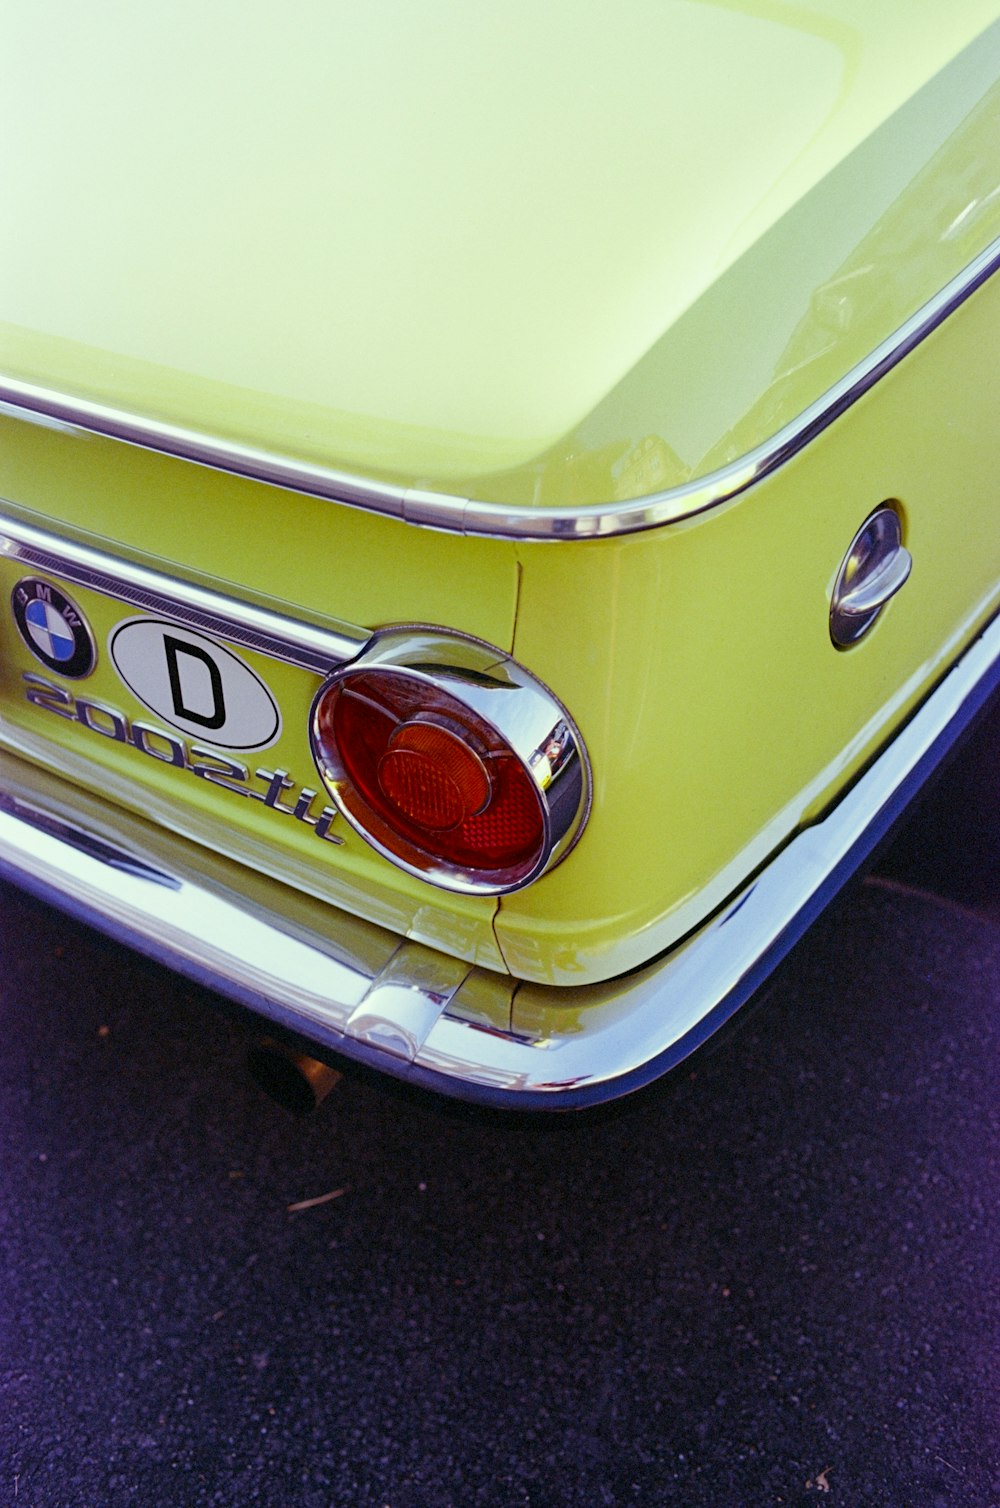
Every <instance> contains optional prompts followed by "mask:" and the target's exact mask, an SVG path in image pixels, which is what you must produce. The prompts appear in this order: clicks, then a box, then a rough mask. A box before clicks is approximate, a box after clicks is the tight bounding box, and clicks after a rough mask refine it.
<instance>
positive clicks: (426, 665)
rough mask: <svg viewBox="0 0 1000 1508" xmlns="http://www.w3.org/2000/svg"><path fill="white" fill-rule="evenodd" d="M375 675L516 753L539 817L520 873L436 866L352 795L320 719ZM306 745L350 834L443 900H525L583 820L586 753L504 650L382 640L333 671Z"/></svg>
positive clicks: (437, 637) (417, 636) (404, 631)
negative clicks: (412, 684) (347, 690)
mask: <svg viewBox="0 0 1000 1508" xmlns="http://www.w3.org/2000/svg"><path fill="white" fill-rule="evenodd" d="M373 670H377V671H379V672H380V674H388V675H390V676H391V675H400V676H406V677H407V678H408V679H409V680H410V681H417V682H423V683H425V684H426V685H427V686H428V688H429V689H433V690H437V691H441V692H444V693H446V694H447V695H449V696H451V697H454V698H456V699H457V700H458V701H460V702H462V703H463V704H464V706H465V707H467V708H468V709H469V711H470V712H471V713H473V714H474V715H475V716H476V717H478V718H480V719H481V720H482V721H483V722H484V723H486V724H487V725H488V726H489V727H490V728H491V729H492V730H493V731H494V732H495V733H496V734H497V736H498V737H499V738H500V739H502V740H503V741H504V743H505V744H506V745H507V746H508V748H509V749H510V750H511V751H512V752H513V753H514V755H515V756H516V757H517V759H518V761H519V763H520V764H521V766H522V768H523V769H524V770H525V772H526V773H527V774H528V776H529V777H530V779H531V781H532V784H533V787H534V789H535V792H536V794H537V796H538V799H539V803H540V806H541V815H542V827H543V836H542V842H541V845H540V848H539V852H538V856H537V859H536V860H535V862H533V863H532V864H531V866H530V869H528V870H527V872H517V873H513V872H504V871H503V870H495V869H494V870H485V869H482V870H480V869H475V868H473V867H464V866H462V867H460V866H456V865H454V864H452V863H446V862H443V861H442V860H441V859H440V858H439V857H438V856H436V855H434V854H433V853H431V852H429V851H425V850H424V849H422V848H420V847H419V846H417V845H416V844H414V843H413V842H411V841H409V840H408V839H407V838H406V837H405V836H402V835H400V834H399V833H397V832H395V831H394V830H393V829H392V828H391V826H390V824H389V823H387V822H386V821H385V819H384V818H383V817H382V816H381V815H380V814H379V813H378V812H376V811H374V810H373V808H372V807H371V806H370V804H369V803H368V802H367V801H366V800H365V798H364V797H363V795H362V794H361V793H360V792H359V791H358V790H357V788H356V787H355V786H354V784H353V783H352V782H351V780H350V779H349V777H348V774H347V771H346V769H345V767H344V764H343V761H342V759H341V757H340V755H339V751H338V750H337V748H336V745H335V744H334V743H333V742H332V740H330V739H327V738H325V737H324V736H323V733H322V730H321V728H320V726H319V716H318V712H319V709H320V707H321V706H322V705H323V704H324V701H325V699H326V698H328V697H330V696H331V695H335V694H337V689H338V688H341V687H343V686H345V685H346V684H348V683H349V682H350V680H351V678H352V677H355V676H358V675H361V674H364V673H367V672H370V671H373ZM309 743H310V748H311V750H312V755H313V759H314V761H315V763H316V768H317V771H318V772H319V776H320V779H321V780H322V782H323V785H324V787H325V789H326V790H327V792H328V793H329V795H330V797H331V799H332V801H333V802H334V804H335V805H336V807H337V808H338V810H339V811H340V812H341V813H342V814H343V816H344V818H345V819H346V821H347V822H348V823H349V824H350V826H351V827H352V828H353V829H354V830H355V832H357V833H358V834H359V836H360V837H362V838H363V839H364V840H365V842H366V843H368V844H369V845H370V847H372V848H373V849H375V850H376V852H378V853H380V854H382V856H383V857H384V858H386V859H388V860H389V861H390V863H392V864H394V865H396V867H397V868H399V869H402V870H404V871H405V872H406V873H408V874H412V875H415V876H417V877H418V878H419V879H422V880H426V881H427V882H428V883H430V884H432V885H436V886H438V887H439V888H441V889H444V890H452V891H456V892H459V893H462V894H466V895H505V894H509V893H511V892H513V891H516V890H522V889H523V888H524V887H525V886H526V885H530V884H532V883H534V881H536V880H537V879H539V878H540V876H541V875H543V874H546V873H547V872H548V871H549V870H551V869H552V868H554V866H555V865H556V864H558V863H560V862H561V861H562V860H563V859H564V858H565V857H566V855H567V854H568V853H569V852H570V850H571V849H572V848H573V846H574V844H575V843H576V842H577V841H578V840H579V838H580V835H581V833H582V831H583V828H584V826H585V824H586V821H587V816H588V814H589V810H590V800H591V789H592V782H591V775H590V765H589V761H588V758H587V752H586V748H585V746H584V743H583V739H582V737H581V735H580V732H579V729H578V728H577V726H576V724H575V722H574V721H573V719H572V718H571V717H570V715H569V713H568V712H567V711H566V709H565V707H563V705H562V704H561V703H560V702H559V701H558V700H557V698H556V697H555V696H554V695H553V694H552V692H551V691H550V690H549V689H548V687H547V686H545V685H543V683H542V682H541V681H539V680H538V679H537V678H536V677H535V676H532V675H531V674H530V673H529V672H528V671H526V670H525V669H524V667H523V666H522V665H519V664H518V663H517V661H516V660H513V659H511V657H510V656H509V655H508V654H505V653H504V651H503V650H500V649H497V648H495V647H494V646H492V645H490V644H486V643H483V642H482V641H481V640H478V639H472V638H468V637H466V636H464V635H460V634H456V633H449V632H448V631H446V630H443V629H439V628H425V627H412V628H411V627H407V628H392V629H386V630H382V631H380V632H379V633H377V634H375V635H374V636H373V638H372V639H371V640H370V641H369V642H368V644H367V645H366V646H365V648H364V649H363V650H362V652H361V653H360V654H359V655H358V656H357V657H356V658H355V659H353V660H350V661H348V662H347V663H345V664H342V665H339V666H337V668H336V669H335V670H334V671H333V672H332V674H331V675H329V676H328V677H327V679H326V680H325V681H324V682H323V684H322V686H321V687H320V688H319V690H318V692H317V693H316V697H315V698H314V700H313V704H312V709H311V711H310V717H309Z"/></svg>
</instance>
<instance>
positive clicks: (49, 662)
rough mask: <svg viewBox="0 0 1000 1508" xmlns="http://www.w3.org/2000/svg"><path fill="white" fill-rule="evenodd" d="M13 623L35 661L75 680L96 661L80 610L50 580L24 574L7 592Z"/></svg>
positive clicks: (91, 640) (87, 629)
mask: <svg viewBox="0 0 1000 1508" xmlns="http://www.w3.org/2000/svg"><path fill="white" fill-rule="evenodd" d="M10 601H11V607H12V609H13V612H14V622H15V623H16V624H17V627H18V631H19V633H20V635H21V638H22V639H23V640H24V642H25V644H27V646H28V648H29V649H30V650H31V653H32V654H33V655H34V656H35V658H36V660H41V662H42V664H43V665H45V666H47V668H48V669H49V670H54V671H56V673H57V674H58V675H66V676H71V677H72V678H73V679H74V680H79V679H81V678H82V677H83V676H86V675H89V674H90V672H91V671H92V670H93V668H94V665H95V664H96V662H97V650H96V648H95V646H94V639H93V635H92V634H91V632H90V626H89V624H88V623H87V620H86V618H85V617H84V616H83V614H82V613H81V611H80V609H79V608H78V607H77V606H76V605H75V604H74V603H72V602H71V601H70V600H69V598H68V597H66V596H64V595H63V593H62V592H61V591H60V590H59V588H58V587H56V586H53V585H52V584H51V582H48V581H41V580H39V578H38V577H37V576H25V577H24V579H23V580H22V581H19V582H18V583H17V586H16V587H15V588H14V590H13V592H12V593H11V599H10Z"/></svg>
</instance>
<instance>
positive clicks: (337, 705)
mask: <svg viewBox="0 0 1000 1508" xmlns="http://www.w3.org/2000/svg"><path fill="white" fill-rule="evenodd" d="M313 741H314V750H315V751H316V753H317V759H318V761H319V763H320V766H321V768H322V769H324V773H325V774H329V776H330V778H331V779H332V781H333V782H334V784H333V785H332V786H331V789H335V793H336V795H337V797H338V800H339V801H340V803H341V805H342V807H343V809H344V810H345V812H346V813H347V815H348V816H349V817H350V818H351V820H352V821H353V822H354V824H355V825H356V826H357V827H359V828H360V830H361V831H362V832H363V833H364V834H365V836H367V837H368V838H369V839H370V840H372V841H374V842H375V843H376V845H377V846H379V847H381V848H384V849H385V850H386V851H387V852H388V853H389V855H390V856H391V857H395V858H397V859H399V860H402V861H403V862H404V863H406V864H407V865H408V867H414V868H416V869H418V870H419V871H423V872H427V871H428V870H431V869H433V868H434V866H436V865H445V866H447V867H448V869H449V870H454V871H457V872H461V873H465V874H468V875H469V876H470V877H471V878H472V882H473V888H484V889H485V888H492V886H493V885H494V884H495V885H496V886H497V888H509V887H510V886H512V885H516V884H518V883H521V882H522V881H523V880H524V879H525V878H527V877H528V876H529V875H531V874H532V873H533V872H534V871H535V870H536V869H537V868H538V866H539V864H540V861H541V860H542V857H543V855H544V852H545V845H546V837H547V834H546V816H545V808H544V804H543V800H542V796H541V793H540V791H539V789H538V787H537V785H536V783H535V781H534V779H533V778H532V775H531V773H530V772H529V771H528V770H527V769H526V768H525V766H524V765H523V764H522V762H521V760H520V758H519V757H518V755H517V754H516V753H515V752H514V751H513V749H512V748H511V747H510V745H509V744H508V743H507V742H506V741H505V740H504V738H503V737H502V736H501V735H500V734H499V733H498V732H497V730H496V729H495V728H493V727H492V726H491V725H490V724H489V723H488V722H486V721H485V719H483V718H482V717H480V716H478V715H477V714H476V713H475V712H474V711H473V710H472V709H471V708H470V707H469V706H467V705H466V704H465V703H464V702H462V701H461V700H459V699H458V698H457V697H455V696H452V695H450V694H449V693H448V692H446V691H444V690H442V689H440V688H439V687H436V686H434V685H433V684H430V683H428V682H427V681H426V680H424V679H422V678H420V677H417V676H411V675H408V674H406V673H405V672H403V671H398V670H385V669H372V670H369V671H359V672H357V673H353V674H349V675H347V676H345V677H344V678H342V679H340V680H338V681H335V682H334V683H333V684H331V685H330V686H329V687H327V688H326V690H325V691H323V692H322V693H321V694H320V696H319V698H318V700H317V703H316V706H315V709H314V714H313ZM431 877H433V876H431ZM476 879H478V880H479V881H480V885H478V886H477V885H475V880H476Z"/></svg>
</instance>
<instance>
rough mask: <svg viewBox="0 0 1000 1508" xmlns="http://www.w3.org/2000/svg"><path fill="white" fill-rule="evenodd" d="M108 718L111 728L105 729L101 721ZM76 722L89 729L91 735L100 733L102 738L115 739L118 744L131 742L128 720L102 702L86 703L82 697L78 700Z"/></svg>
mask: <svg viewBox="0 0 1000 1508" xmlns="http://www.w3.org/2000/svg"><path fill="white" fill-rule="evenodd" d="M102 717H106V718H107V719H108V721H109V722H110V724H111V726H110V728H109V727H104V726H102V724H101V721H100V719H101V718H102ZM76 720H77V722H78V723H82V724H83V726H84V727H85V728H89V729H90V731H91V733H100V735H101V737H102V738H113V739H114V741H115V743H117V744H127V743H128V741H129V736H128V734H129V728H128V719H127V718H126V717H124V716H123V715H122V713H120V712H116V711H115V709H114V708H113V707H104V706H102V705H101V703H100V702H86V701H84V700H83V698H82V697H78V698H77V702H76Z"/></svg>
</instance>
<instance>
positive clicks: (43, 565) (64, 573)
mask: <svg viewBox="0 0 1000 1508" xmlns="http://www.w3.org/2000/svg"><path fill="white" fill-rule="evenodd" d="M0 556H6V558H7V559H8V560H15V561H17V562H18V563H19V564H21V565H24V566H29V567H30V568H31V569H32V570H35V571H46V572H48V573H49V574H50V575H53V576H58V577H59V578H60V580H62V581H71V582H73V583H74V584H75V585H77V586H86V587H90V588H91V590H92V591H95V592H100V593H102V595H104V596H107V597H114V598H115V599H116V600H117V601H119V602H124V603H127V604H128V605H129V606H130V607H137V608H142V609H143V610H144V611H146V612H150V613H159V614H162V615H163V616H164V617H168V618H172V619H174V621H175V622H178V623H184V624H186V625H187V626H188V627H189V628H199V629H201V630H202V631H203V632H205V633H209V634H215V635H217V636H218V637H219V638H222V639H227V640H228V641H229V642H230V643H232V644H239V645H241V646H242V647H243V648H245V649H255V650H258V651H259V652H260V653H261V654H266V655H270V656H271V658H272V659H275V660H283V661H284V662H285V663H286V664H289V665H297V666H300V667H301V668H302V669H304V670H312V671H315V672H316V673H317V674H318V675H325V674H326V673H327V672H328V671H329V670H331V669H332V668H333V666H334V665H340V664H342V663H343V662H344V661H345V660H350V659H353V658H354V656H355V655H356V654H357V653H358V651H359V650H360V649H362V648H363V647H364V645H365V644H366V643H367V642H368V639H369V638H370V635H369V634H368V633H366V632H365V631H364V630H362V629H360V628H352V627H350V626H348V625H346V624H343V625H338V627H337V628H336V629H333V628H318V627H316V626H314V625H313V624H311V623H302V622H300V621H299V620H297V619H295V618H289V617H287V616H286V615H285V614H284V613H277V612H272V611H270V610H269V609H266V608H261V607H254V606H253V605H252V604H249V603H246V602H241V601H240V600H239V599H238V598H236V597H230V596H227V595H226V594H225V593H223V592H215V591H210V590H208V588H206V587H200V586H194V585H192V583H191V582H189V581H183V580H181V579H180V578H179V577H175V576H168V575H167V574H166V573H165V572H162V571H154V570H151V569H149V568H148V567H146V566H139V565H134V564H133V563H132V562H130V561H127V560H122V559H120V558H118V557H117V556H114V555H109V554H107V553H106V552H105V551H103V550H97V549H94V548H93V547H92V546H90V545H82V544H78V543H75V542H74V541H73V540H68V539H65V538H62V537H61V536H59V535H56V534H50V533H49V532H48V531H47V530H44V529H39V528H36V527H35V526H34V525H32V524H26V523H22V522H21V521H20V520H17V519H14V518H7V517H3V516H0Z"/></svg>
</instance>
